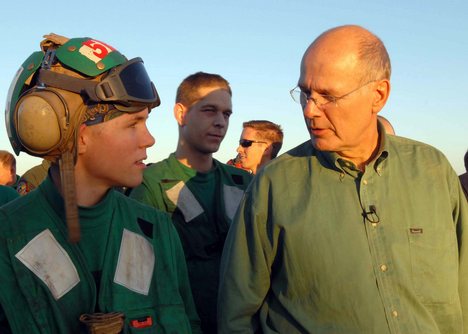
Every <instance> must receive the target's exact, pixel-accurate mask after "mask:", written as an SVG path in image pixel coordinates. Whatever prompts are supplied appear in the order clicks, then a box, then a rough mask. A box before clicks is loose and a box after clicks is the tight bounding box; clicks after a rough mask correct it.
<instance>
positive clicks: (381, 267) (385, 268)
mask: <svg viewBox="0 0 468 334" xmlns="http://www.w3.org/2000/svg"><path fill="white" fill-rule="evenodd" d="M380 270H381V271H382V272H386V271H387V270H388V267H387V266H386V265H385V264H382V265H380Z"/></svg>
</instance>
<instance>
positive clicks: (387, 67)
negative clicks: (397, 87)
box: [358, 34, 392, 84]
mask: <svg viewBox="0 0 468 334" xmlns="http://www.w3.org/2000/svg"><path fill="white" fill-rule="evenodd" d="M358 55H359V58H360V61H361V63H362V65H363V68H362V70H363V75H362V78H361V81H362V82H361V83H362V84H365V83H367V82H369V81H371V80H382V79H388V80H390V76H391V74H392V65H391V63H390V57H389V55H388V52H387V49H386V48H385V45H384V43H383V42H382V41H381V40H380V38H378V37H377V36H376V35H374V34H372V36H371V37H370V38H369V37H367V38H362V39H361V40H360V41H359V45H358Z"/></svg>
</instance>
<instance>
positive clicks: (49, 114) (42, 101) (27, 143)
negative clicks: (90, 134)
mask: <svg viewBox="0 0 468 334" xmlns="http://www.w3.org/2000/svg"><path fill="white" fill-rule="evenodd" d="M15 114H16V115H15V121H16V122H15V127H16V132H17V134H18V138H19V140H20V142H21V144H22V145H23V147H24V148H25V150H26V151H27V152H28V153H30V154H32V155H39V156H44V155H47V154H48V153H50V152H51V151H53V150H55V149H57V148H58V147H60V145H61V144H62V143H63V140H64V137H65V136H64V131H66V129H67V128H68V126H69V121H70V115H69V110H68V106H67V102H66V101H65V99H64V98H63V97H62V96H61V95H60V93H58V92H56V91H55V90H52V89H47V88H37V89H34V90H30V91H27V92H26V93H25V94H23V96H22V97H21V98H20V100H19V101H18V103H17V107H16V110H15Z"/></svg>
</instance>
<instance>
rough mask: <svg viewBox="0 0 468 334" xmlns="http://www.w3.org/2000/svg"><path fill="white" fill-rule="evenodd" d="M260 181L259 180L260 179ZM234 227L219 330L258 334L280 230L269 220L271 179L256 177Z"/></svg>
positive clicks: (225, 254)
mask: <svg viewBox="0 0 468 334" xmlns="http://www.w3.org/2000/svg"><path fill="white" fill-rule="evenodd" d="M257 181H258V182H257ZM253 182H255V184H253V185H252V187H251V188H249V190H248V191H247V192H246V194H245V196H244V199H243V200H242V202H241V205H240V207H239V210H238V212H237V214H236V216H235V218H234V222H233V225H232V226H231V227H230V230H229V233H228V237H227V240H226V243H225V246H224V250H223V256H222V260H221V272H220V287H219V295H218V332H219V333H255V332H256V331H257V329H258V328H259V319H258V317H259V310H260V308H261V306H262V304H263V301H264V300H265V298H267V294H268V291H269V289H270V271H271V265H272V263H273V261H274V256H275V253H276V248H277V240H278V234H279V231H278V230H277V229H274V228H271V227H269V224H270V222H269V221H268V220H267V217H269V215H268V211H269V208H270V206H271V203H269V202H268V197H267V194H268V187H269V185H268V182H267V181H259V180H258V179H255V181H253Z"/></svg>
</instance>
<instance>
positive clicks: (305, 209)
mask: <svg viewBox="0 0 468 334" xmlns="http://www.w3.org/2000/svg"><path fill="white" fill-rule="evenodd" d="M389 92H390V61H389V57H388V54H387V51H386V50H385V47H384V45H383V43H382V42H381V41H380V39H378V38H377V37H376V36H375V35H373V34H372V33H370V32H369V31H367V30H365V29H364V28H362V27H358V26H343V27H338V28H334V29H331V30H329V31H327V32H325V33H323V34H322V35H321V36H319V37H318V38H317V39H316V40H315V41H314V42H313V43H312V44H311V46H310V47H309V48H308V49H307V51H306V53H305V55H304V57H303V60H302V64H301V75H300V78H299V81H298V87H297V88H296V89H294V90H292V91H291V94H292V95H293V97H295V98H296V100H297V101H298V102H299V103H300V104H301V106H302V110H303V114H304V119H305V121H306V125H307V129H308V131H309V133H310V137H311V140H310V141H307V142H305V143H303V144H301V145H299V146H298V147H296V148H294V149H292V150H290V151H289V152H287V153H285V154H284V155H282V156H280V157H279V158H277V159H275V160H274V161H272V162H271V163H270V164H268V165H267V166H265V168H264V169H263V170H262V171H261V172H260V173H259V174H258V175H257V176H256V178H255V179H254V181H253V183H252V185H251V187H250V188H249V189H248V190H247V192H246V195H245V197H244V200H243V201H242V203H241V206H240V208H239V211H238V213H237V215H236V219H235V221H234V223H233V226H231V229H230V231H229V234H228V237H227V240H226V244H225V248H224V251H223V258H222V263H221V282H220V292H219V297H218V309H219V313H218V321H219V327H218V328H219V333H254V332H262V333H287V334H292V333H334V334H337V333H338V334H340V333H343V334H351V333H356V334H358V333H359V334H360V333H378V334H383V333H408V334H414V333H424V334H428V333H446V334H454V333H463V331H464V330H465V332H467V330H468V319H467V317H466V314H467V312H468V311H467V309H468V302H467V299H468V298H467V297H468V296H467V294H468V290H467V283H468V274H467V268H468V263H467V255H468V254H467V251H466V243H467V242H468V240H465V239H467V234H466V233H463V231H464V230H465V229H466V224H467V219H468V208H467V204H466V201H465V199H464V197H463V193H462V190H461V187H460V184H459V182H458V179H457V175H456V174H455V172H454V171H453V169H452V168H451V166H450V164H449V163H448V161H447V160H446V158H445V157H444V156H443V155H442V154H441V153H440V152H439V151H437V150H436V149H434V148H432V147H430V146H428V145H425V144H422V143H419V142H415V141H412V140H409V139H405V138H401V137H398V136H388V135H386V134H385V131H384V128H383V126H382V125H381V124H378V121H377V114H378V112H380V110H381V109H382V108H383V107H384V105H385V103H386V101H387V98H388V96H389Z"/></svg>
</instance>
